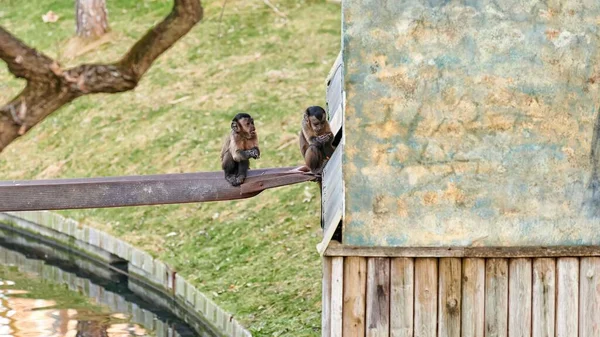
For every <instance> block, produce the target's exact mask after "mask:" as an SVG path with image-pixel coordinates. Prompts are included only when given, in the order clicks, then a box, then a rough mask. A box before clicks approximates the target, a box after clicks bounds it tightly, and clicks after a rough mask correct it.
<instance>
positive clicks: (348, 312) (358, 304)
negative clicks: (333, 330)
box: [342, 256, 367, 337]
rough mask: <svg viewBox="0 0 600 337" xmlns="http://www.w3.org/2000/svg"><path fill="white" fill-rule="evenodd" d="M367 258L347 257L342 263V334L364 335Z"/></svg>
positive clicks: (349, 336) (355, 336) (347, 335)
mask: <svg viewBox="0 0 600 337" xmlns="http://www.w3.org/2000/svg"><path fill="white" fill-rule="evenodd" d="M366 288H367V259H366V258H364V257H356V256H352V257H347V258H346V261H345V263H344V308H343V320H342V321H343V323H344V324H343V329H342V330H343V336H344V337H364V336H365V314H366V304H365V302H366V290H367V289H366Z"/></svg>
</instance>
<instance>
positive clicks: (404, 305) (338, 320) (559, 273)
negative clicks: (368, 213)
mask: <svg viewBox="0 0 600 337" xmlns="http://www.w3.org/2000/svg"><path fill="white" fill-rule="evenodd" d="M322 331H323V332H322V335H323V336H327V337H339V336H343V337H363V336H368V337H388V336H390V337H436V336H437V337H446V336H452V337H459V336H461V337H484V336H486V337H488V336H489V337H492V336H494V337H496V336H497V337H503V336H508V337H526V336H527V337H529V336H531V337H542V336H543V337H547V336H560V337H577V336H579V337H596V336H600V258H599V257H558V258H457V257H442V258H435V257H415V258H413V257H360V256H348V257H344V256H335V257H329V256H326V257H324V258H323V330H322Z"/></svg>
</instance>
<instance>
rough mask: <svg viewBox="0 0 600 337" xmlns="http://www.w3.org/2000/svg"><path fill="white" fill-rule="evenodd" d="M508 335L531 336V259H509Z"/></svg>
mask: <svg viewBox="0 0 600 337" xmlns="http://www.w3.org/2000/svg"><path fill="white" fill-rule="evenodd" d="M508 275H509V277H508V289H509V291H508V336H509V337H530V336H531V291H532V278H533V271H532V263H531V259H526V258H520V259H511V260H509V271H508Z"/></svg>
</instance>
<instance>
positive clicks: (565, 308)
mask: <svg viewBox="0 0 600 337" xmlns="http://www.w3.org/2000/svg"><path fill="white" fill-rule="evenodd" d="M556 272H557V274H558V277H557V288H558V289H557V293H556V296H557V298H556V337H573V336H577V315H578V314H579V301H578V299H579V260H578V259H577V258H572V257H565V258H559V259H558V261H557V262H556ZM582 337H583V336H582Z"/></svg>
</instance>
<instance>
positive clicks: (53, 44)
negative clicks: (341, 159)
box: [0, 0, 340, 336]
mask: <svg viewBox="0 0 600 337" xmlns="http://www.w3.org/2000/svg"><path fill="white" fill-rule="evenodd" d="M272 2H273V3H275V4H276V5H277V6H278V7H279V8H280V9H281V10H282V11H283V12H285V13H286V14H287V15H288V17H289V20H287V21H284V20H283V19H282V18H280V17H279V16H277V15H276V14H275V13H274V12H273V11H272V10H271V9H270V8H269V7H267V6H266V5H265V4H264V3H263V1H259V0H253V1H248V0H228V1H227V5H226V8H225V14H224V16H223V20H222V22H219V15H220V11H221V6H222V4H223V1H203V5H204V7H205V19H204V21H203V22H201V23H200V24H198V25H197V26H196V27H195V28H194V29H193V30H192V31H191V32H190V34H188V35H187V36H186V37H185V38H184V39H182V40H181V41H179V42H178V43H177V44H176V45H175V47H174V48H172V49H171V50H169V51H168V52H167V53H166V54H164V55H163V56H161V58H160V59H159V60H158V61H157V62H156V63H155V64H154V66H153V68H152V69H151V70H150V71H149V73H148V74H146V76H145V77H144V78H143V80H142V81H141V83H140V85H139V87H138V88H136V90H135V91H133V92H128V93H123V94H117V95H94V96H88V97H83V98H80V99H78V100H77V101H75V102H73V103H71V104H69V105H68V106H65V107H63V108H62V109H61V110H60V111H57V112H56V113H55V114H53V115H52V116H50V117H49V118H47V119H46V120H45V121H44V122H43V123H41V124H40V125H38V126H36V127H35V128H34V129H33V130H32V131H31V132H29V133H28V134H27V135H26V136H24V137H23V138H22V139H20V140H19V141H17V142H15V143H13V144H12V145H10V146H9V147H8V148H7V149H6V150H5V151H4V152H2V153H1V154H0V172H1V173H0V179H3V180H6V179H43V178H67V177H93V176H114V175H131V174H156V173H175V172H194V171H214V170H218V169H219V161H218V155H219V150H220V140H221V139H222V137H223V135H224V134H225V133H226V132H227V129H228V125H229V122H228V121H229V120H230V119H231V117H232V116H233V115H235V113H237V112H239V111H247V112H250V113H251V114H252V115H253V116H254V117H255V119H256V120H257V127H258V131H259V135H260V140H261V152H262V157H261V159H260V160H258V161H253V162H252V164H251V165H252V166H253V167H254V168H264V167H280V166H288V165H296V164H299V163H300V162H301V158H300V156H299V151H298V149H297V144H296V134H297V131H298V127H299V124H300V119H301V112H302V108H304V107H306V106H308V105H324V92H325V88H324V81H325V77H326V75H327V73H328V71H329V69H330V67H331V65H332V64H333V62H334V60H335V57H336V55H337V53H338V51H339V48H340V45H339V42H340V37H339V36H340V7H339V5H338V4H335V3H328V2H325V1H309V0H304V1H301V0H280V1H272ZM107 3H108V6H109V8H108V9H109V20H110V26H111V28H112V33H111V35H110V39H109V42H108V43H106V44H103V45H101V46H99V47H97V48H95V49H93V50H92V51H90V52H88V53H86V54H83V55H81V56H79V57H77V58H75V59H74V60H67V59H66V58H65V57H64V56H63V55H62V49H63V48H64V46H65V45H66V43H67V41H68V39H69V38H70V37H71V36H72V35H73V34H74V31H75V24H74V14H73V12H74V6H73V1H72V0H36V1H15V0H0V25H2V26H3V27H5V28H7V29H9V30H10V31H12V32H13V33H14V34H16V35H17V36H18V37H19V38H21V39H23V40H24V41H25V42H27V43H28V44H30V45H33V46H35V47H36V48H38V49H40V50H41V51H43V52H45V53H47V54H49V55H50V56H52V57H56V58H58V59H59V60H60V61H61V62H62V63H63V64H66V65H75V64H78V63H81V62H110V61H114V60H116V59H118V58H119V57H120V56H121V55H122V54H123V53H124V52H125V51H126V50H127V49H128V48H129V47H130V46H131V45H132V44H133V43H134V42H135V41H136V39H138V38H139V37H140V36H141V35H142V34H143V33H144V32H145V31H146V30H147V29H149V28H150V27H151V25H152V24H154V23H156V22H158V21H159V20H160V19H162V17H163V16H164V15H166V14H167V13H168V12H169V11H170V8H171V5H172V1H167V0H111V1H108V2H107ZM48 10H52V11H54V12H56V13H57V14H58V15H59V16H60V19H59V21H58V22H56V23H44V22H43V21H42V19H41V16H42V14H44V13H46V12H47V11H48ZM219 32H220V33H221V36H220V35H219ZM23 86H24V82H23V81H21V80H17V79H14V78H13V77H12V76H11V75H10V74H9V73H8V71H7V70H6V67H4V66H1V67H0V102H1V101H7V100H8V99H10V98H12V97H13V96H14V95H16V94H18V92H19V90H20V89H21V88H22V87H23ZM319 202H320V200H319V192H318V189H317V186H316V184H313V183H307V184H299V185H294V186H289V187H283V188H279V189H276V190H269V191H265V192H263V193H262V194H260V195H259V196H257V197H255V198H252V199H249V200H243V201H236V202H219V203H204V204H190V205H170V206H158V207H131V208H116V209H96V210H78V211H65V212H61V214H63V215H65V216H68V217H72V218H75V219H76V220H78V221H81V222H83V223H85V224H88V225H91V226H95V227H97V228H100V229H103V230H106V231H108V232H110V233H112V234H114V235H115V236H118V237H120V238H122V239H125V240H127V241H128V242H130V243H132V244H134V245H136V246H138V247H140V248H142V249H145V250H146V251H148V252H150V253H152V254H153V255H154V256H156V257H159V258H160V259H162V260H163V261H165V262H167V263H169V264H170V265H172V266H174V267H175V268H177V269H178V270H179V272H180V273H182V274H183V275H185V276H186V278H187V279H188V280H190V282H192V283H194V284H195V285H196V286H197V287H198V288H199V289H200V290H202V291H204V292H205V293H206V294H207V295H208V296H209V297H211V298H212V299H213V300H214V301H215V302H216V303H218V304H219V305H220V306H222V307H223V308H224V309H226V310H228V311H230V312H232V313H235V315H236V317H237V318H238V319H239V320H240V321H241V322H242V323H243V324H244V325H245V326H247V327H249V328H250V330H251V331H252V332H253V334H254V335H255V336H283V335H288V336H317V335H319V333H320V294H321V286H320V259H319V257H318V255H317V253H316V250H315V245H316V244H317V243H318V241H319V237H320V227H319V211H320V207H319ZM170 233H175V234H170ZM167 234H170V235H167Z"/></svg>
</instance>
